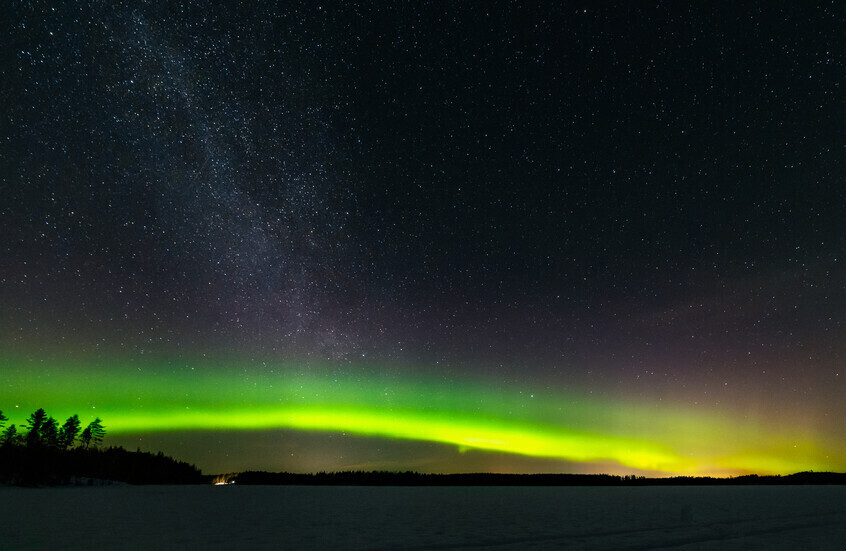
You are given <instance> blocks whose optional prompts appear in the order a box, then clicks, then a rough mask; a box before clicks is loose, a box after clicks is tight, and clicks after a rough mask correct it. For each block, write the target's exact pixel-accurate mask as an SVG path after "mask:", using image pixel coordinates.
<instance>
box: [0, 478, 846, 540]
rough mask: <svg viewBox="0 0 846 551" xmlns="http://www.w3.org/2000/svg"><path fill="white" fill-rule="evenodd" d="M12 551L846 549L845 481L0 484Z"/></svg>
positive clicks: (1, 522) (0, 510) (1, 530)
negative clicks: (700, 484) (430, 484)
mask: <svg viewBox="0 0 846 551" xmlns="http://www.w3.org/2000/svg"><path fill="white" fill-rule="evenodd" d="M0 549H3V550H17V549H44V550H55V549H89V550H90V549H109V550H112V549H198V550H199V549H203V550H205V549H297V550H298V549H319V550H324V549H356V550H363V549H367V550H394V549H397V550H399V549H451V550H459V549H473V550H503V549H521V550H524V549H526V550H537V549H614V550H626V549H720V550H728V549H744V550H748V549H791V550H801V549H838V550H839V549H846V486H758V487H755V486H739V487H731V486H722V487H721V486H711V487H681V486H680V487H635V488H632V487H611V488H605V487H550V488H547V487H541V488H538V487H430V488H416V487H353V486H318V487H314V486H241V487H238V486H199V487H197V486H193V487H191V486H138V487H135V486H107V487H90V488H83V487H67V488H45V489H25V488H0Z"/></svg>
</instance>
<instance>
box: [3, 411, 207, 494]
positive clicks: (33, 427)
mask: <svg viewBox="0 0 846 551" xmlns="http://www.w3.org/2000/svg"><path fill="white" fill-rule="evenodd" d="M6 421H8V418H7V417H6V416H5V415H3V412H2V411H0V429H3V425H4V424H5V422H6ZM26 428H27V430H26V432H19V431H18V430H17V427H16V426H15V425H10V426H8V427H6V428H5V429H3V430H2V431H0V484H18V485H24V486H40V485H58V484H71V483H77V484H78V483H81V482H82V481H84V480H87V481H89V482H91V483H93V482H94V481H95V480H101V481H102V480H106V481H114V482H126V483H129V484H199V483H205V482H209V480H210V479H208V478H207V477H204V476H203V475H202V473H201V472H200V470H199V469H197V467H195V466H193V465H189V464H187V463H185V462H182V461H177V460H175V459H172V458H170V457H167V456H165V455H163V454H162V453H159V454H157V455H153V454H151V453H146V452H142V451H140V450H139V451H136V452H129V451H126V450H125V449H123V448H114V447H112V448H109V449H106V450H101V449H99V448H98V446H99V444H100V443H101V442H102V441H103V438H104V437H105V435H106V430H105V428H104V427H103V422H102V421H101V420H100V418H99V417H98V418H97V419H95V420H94V421H92V422H91V423H89V424H88V426H86V427H85V428H84V429H83V428H82V426H81V423H80V421H79V417H78V416H76V415H73V416H71V417H69V418H68V420H67V421H65V422H64V423H63V424H61V425H60V424H59V422H58V421H56V420H55V419H54V418H53V417H51V416H49V415H47V412H45V411H44V409H41V408H39V409H38V410H36V411H35V412H34V413H33V414H32V415H30V416H29V418H28V419H27V422H26Z"/></svg>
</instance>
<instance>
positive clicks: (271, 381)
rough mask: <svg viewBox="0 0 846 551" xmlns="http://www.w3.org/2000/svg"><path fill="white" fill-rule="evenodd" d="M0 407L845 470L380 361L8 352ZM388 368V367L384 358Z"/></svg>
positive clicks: (670, 417) (728, 430)
mask: <svg viewBox="0 0 846 551" xmlns="http://www.w3.org/2000/svg"><path fill="white" fill-rule="evenodd" d="M2 361H3V365H2V371H3V380H2V386H0V408H2V409H3V411H4V413H6V414H7V415H8V416H9V417H12V420H11V422H18V423H22V422H23V421H24V417H25V416H26V415H28V414H29V413H31V411H32V410H34V409H36V408H38V407H44V408H45V409H47V411H48V413H49V414H51V415H53V416H55V417H57V418H64V416H69V415H71V414H73V413H79V414H80V417H81V418H82V419H83V421H84V422H85V421H86V420H87V419H88V418H91V419H93V418H94V416H99V417H101V418H102V419H104V421H105V425H106V428H107V430H108V431H109V433H110V434H112V435H119V434H130V433H156V432H164V431H177V430H259V429H281V428H285V429H295V430H308V431H333V432H348V433H351V434H359V435H368V436H377V437H384V438H394V439H410V440H422V441H431V442H440V443H446V444H454V445H456V446H459V447H460V448H462V449H478V450H487V451H493V452H504V453H512V454H520V455H525V456H533V457H545V458H555V459H561V460H567V461H573V462H608V461H612V462H617V463H619V464H621V465H623V466H626V467H631V468H635V469H642V470H648V471H660V472H665V473H674V474H703V473H718V474H721V473H730V472H743V471H748V472H758V473H761V474H765V473H786V472H795V471H799V470H806V469H814V470H838V469H839V470H843V467H844V466H846V461H845V460H844V455H843V454H839V455H838V454H833V453H832V452H831V451H824V450H823V449H822V446H820V445H819V444H818V443H817V442H815V441H813V440H811V439H809V438H807V437H803V436H801V435H796V434H789V433H787V432H786V431H784V430H775V429H770V428H767V427H765V426H761V425H751V424H747V425H739V424H738V423H737V422H736V420H734V419H731V418H729V417H721V416H717V415H710V416H703V415H701V414H696V413H695V412H690V411H687V410H685V409H683V408H679V407H675V408H672V407H669V406H661V407H660V408H659V407H656V406H654V405H651V404H637V403H632V402H626V403H620V402H616V401H615V402H611V401H609V400H601V399H596V398H595V397H593V396H584V395H578V394H575V393H572V392H570V393H565V392H552V391H547V392H546V393H545V394H532V393H530V392H528V391H526V390H522V391H521V390H519V389H513V388H509V387H492V386H491V385H485V384H481V383H476V384H473V383H472V382H467V381H446V380H443V379H430V380H425V379H422V380H421V379H417V380H408V379H401V378H399V377H392V376H386V375H382V374H381V373H380V372H367V373H365V372H363V371H358V373H357V374H349V373H347V374H344V375H341V376H338V375H335V374H333V373H332V372H331V371H328V370H326V369H318V368H309V369H308V370H299V369H298V368H297V366H293V365H286V366H274V367H272V368H269V367H267V366H266V365H263V366H259V367H256V366H253V367H250V368H248V369H246V370H245V369H243V368H241V369H239V368H227V369H210V368H208V366H207V365H204V364H197V363H192V366H193V369H192V367H189V366H187V365H185V366H180V367H179V368H174V367H173V366H160V367H157V366H155V365H150V364H145V365H141V366H138V365H137V364H133V365H132V366H127V365H119V366H113V367H110V368H109V369H106V368H104V367H90V366H88V365H84V364H79V365H74V364H71V363H69V362H50V363H49V365H45V364H46V362H45V363H39V364H36V365H33V363H32V362H29V361H21V360H18V361H12V360H9V359H8V358H3V359H2ZM386 372H390V371H386Z"/></svg>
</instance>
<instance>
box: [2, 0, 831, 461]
mask: <svg viewBox="0 0 846 551" xmlns="http://www.w3.org/2000/svg"><path fill="white" fill-rule="evenodd" d="M230 4H231V5H230ZM844 23H846V17H844V12H843V8H842V7H837V6H832V5H829V6H824V7H818V8H804V7H801V6H776V7H774V6H768V5H766V4H761V5H760V6H757V5H756V6H755V9H751V8H750V9H749V10H748V11H743V10H742V9H741V8H735V7H731V8H729V7H727V6H722V5H719V3H718V4H715V5H709V6H704V7H690V6H662V5H659V6H652V7H645V6H635V5H631V4H629V3H610V4H605V5H602V6H600V7H596V6H594V5H592V4H585V5H584V6H575V5H570V4H567V5H566V6H562V5H559V3H549V4H548V5H547V6H546V7H545V8H544V9H540V10H539V9H533V8H529V7H527V6H524V5H523V4H522V3H520V2H514V1H512V2H502V3H496V4H492V5H491V6H489V7H486V8H481V7H478V6H473V5H466V6H448V5H443V4H439V3H434V4H432V3H428V2H419V3H400V4H393V3H387V4H385V3H372V4H367V3H365V4H358V3H349V2H347V3H344V2H341V3H334V2H326V3H320V4H319V5H318V4H317V3H310V2H302V3H287V5H286V6H277V5H274V4H272V3H264V2H258V3H244V4H241V3H237V2H235V3H226V6H223V7H221V6H216V5H213V4H209V5H206V4H204V3H202V2H198V3H194V2H189V3H183V4H180V5H147V4H142V5H138V6H134V7H130V6H126V5H119V6H109V5H106V4H103V3H95V2H91V3H89V4H88V5H79V6H50V5H49V4H47V3H43V2H34V3H27V4H26V5H23V4H20V5H18V4H16V5H15V10H14V16H13V18H12V21H11V25H10V30H9V39H10V44H11V45H12V50H13V52H14V55H10V56H7V59H5V60H3V61H2V63H1V64H0V79H2V81H3V83H4V84H3V89H4V91H6V92H7V93H6V94H5V97H7V98H10V99H9V101H8V102H7V103H8V105H7V109H6V114H5V115H4V119H3V120H4V122H3V125H2V126H0V133H2V134H0V138H2V151H1V152H2V155H0V197H2V201H0V237H2V242H0V410H2V411H3V412H4V413H5V414H6V415H8V416H9V417H10V418H11V421H10V422H13V423H18V424H21V423H23V422H24V420H25V418H26V416H27V415H29V413H31V412H32V411H33V410H35V409H36V408H38V407H43V408H45V409H46V410H47V411H48V413H50V414H51V415H54V416H55V417H56V418H63V416H68V415H71V414H73V413H78V414H80V418H81V419H83V421H84V422H87V421H89V420H90V419H93V417H94V416H99V417H101V418H102V419H103V420H104V424H105V426H106V429H107V431H108V437H107V444H108V443H112V444H115V445H123V446H125V447H127V448H130V449H134V448H135V447H140V448H142V449H145V450H151V451H158V450H162V451H164V452H166V453H169V454H172V455H174V456H176V457H178V458H180V459H184V460H187V461H190V462H194V463H196V464H197V465H198V466H199V467H200V468H202V469H203V470H204V471H206V472H232V471H237V470H246V469H263V470H291V471H297V472H313V471H318V470H345V469H389V470H408V469H413V470H420V471H425V472H468V471H479V470H490V471H498V472H552V471H557V472H610V473H614V474H628V473H648V474H657V475H668V474H700V475H730V474H738V473H751V472H754V473H760V474H770V473H789V472H796V471H801V470H808V469H813V470H820V471H823V470H832V471H844V470H846V431H844V427H846V403H844V402H846V401H844V400H843V399H842V397H843V396H844V394H846V385H844V374H843V361H844V357H845V356H844V352H846V270H845V269H844V258H843V256H844V252H846V226H844V222H843V220H844V219H846V215H844V213H846V193H844V191H843V189H844V188H843V184H844V178H846V170H844V161H843V159H844V155H843V154H844V147H846V124H844V121H843V113H842V106H843V90H842V88H843V85H842V80H843V74H846V61H844V53H843V52H846V43H844V42H846V40H844V36H843V33H842V30H841V29H842V28H843V24H844ZM89 418H90V419H89Z"/></svg>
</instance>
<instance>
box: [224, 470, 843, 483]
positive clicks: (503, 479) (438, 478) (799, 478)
mask: <svg viewBox="0 0 846 551" xmlns="http://www.w3.org/2000/svg"><path fill="white" fill-rule="evenodd" d="M208 476H209V478H211V479H212V480H214V481H215V482H216V483H217V484H240V485H314V486H332V485H337V486H343V485H350V486H672V485H679V486H681V485H701V486H707V485H714V486H716V485H825V484H838V485H839V484H846V473H837V472H814V471H801V472H797V473H792V474H787V475H758V474H745V475H738V476H732V477H712V476H685V475H679V476H670V477H646V476H641V475H611V474H567V473H546V474H528V473H527V474H509V473H455V474H434V473H418V472H414V471H405V472H398V471H339V472H317V473H288V472H275V473H273V472H267V471H243V472H240V473H228V474H217V475H208Z"/></svg>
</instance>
